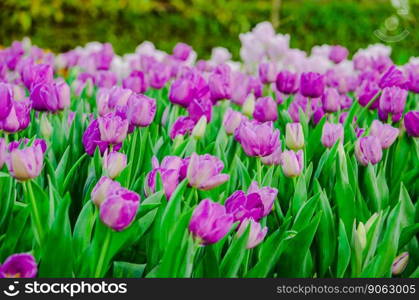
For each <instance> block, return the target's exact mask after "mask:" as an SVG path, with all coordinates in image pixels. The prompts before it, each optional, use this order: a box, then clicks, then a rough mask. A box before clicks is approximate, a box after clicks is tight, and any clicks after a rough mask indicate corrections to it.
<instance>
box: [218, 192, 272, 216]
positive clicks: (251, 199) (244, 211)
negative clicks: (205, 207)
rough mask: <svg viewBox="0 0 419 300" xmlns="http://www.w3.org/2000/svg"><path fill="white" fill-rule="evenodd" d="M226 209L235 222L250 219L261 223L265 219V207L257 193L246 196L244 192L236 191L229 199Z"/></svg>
mask: <svg viewBox="0 0 419 300" xmlns="http://www.w3.org/2000/svg"><path fill="white" fill-rule="evenodd" d="M225 207H226V211H227V213H229V214H231V215H233V217H234V221H235V222H236V221H239V222H242V221H244V220H245V219H248V218H253V219H254V220H256V221H259V220H260V219H261V218H262V217H263V211H264V206H263V203H262V199H261V198H260V196H259V194H257V193H249V194H245V193H244V192H243V191H235V192H234V193H233V194H232V195H231V196H230V197H228V198H227V200H226V202H225Z"/></svg>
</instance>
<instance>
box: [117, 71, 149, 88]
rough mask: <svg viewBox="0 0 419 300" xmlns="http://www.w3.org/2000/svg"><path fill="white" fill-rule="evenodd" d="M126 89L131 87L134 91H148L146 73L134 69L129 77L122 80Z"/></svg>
mask: <svg viewBox="0 0 419 300" xmlns="http://www.w3.org/2000/svg"><path fill="white" fill-rule="evenodd" d="M122 86H123V87H124V89H130V90H131V91H133V92H134V93H144V92H145V91H147V84H146V81H145V77H144V73H143V72H141V71H138V70H134V71H132V72H131V73H130V74H129V76H128V77H126V78H124V79H123V80H122Z"/></svg>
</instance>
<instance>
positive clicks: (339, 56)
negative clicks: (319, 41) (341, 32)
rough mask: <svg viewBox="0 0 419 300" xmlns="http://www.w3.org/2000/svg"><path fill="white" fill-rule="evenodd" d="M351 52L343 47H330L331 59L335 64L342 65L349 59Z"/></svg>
mask: <svg viewBox="0 0 419 300" xmlns="http://www.w3.org/2000/svg"><path fill="white" fill-rule="evenodd" d="M348 54H349V51H348V49H346V48H345V47H343V46H340V45H336V46H332V47H330V53H329V59H330V60H331V61H333V62H334V63H335V64H338V63H340V62H341V61H343V60H344V59H346V58H347V57H348Z"/></svg>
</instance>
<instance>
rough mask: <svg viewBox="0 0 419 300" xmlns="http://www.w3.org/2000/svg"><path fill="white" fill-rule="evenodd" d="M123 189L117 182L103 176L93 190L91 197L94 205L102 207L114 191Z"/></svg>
mask: <svg viewBox="0 0 419 300" xmlns="http://www.w3.org/2000/svg"><path fill="white" fill-rule="evenodd" d="M119 188H121V185H120V184H119V182H117V181H113V180H112V179H110V178H109V177H106V176H102V177H101V178H100V179H99V181H98V183H97V184H96V185H95V187H94V188H93V190H92V193H91V195H90V197H91V199H92V201H93V203H94V204H95V205H96V206H97V207H100V205H101V204H102V203H103V201H105V200H106V199H107V197H108V196H109V195H110V194H111V193H112V192H114V191H116V190H118V189H119Z"/></svg>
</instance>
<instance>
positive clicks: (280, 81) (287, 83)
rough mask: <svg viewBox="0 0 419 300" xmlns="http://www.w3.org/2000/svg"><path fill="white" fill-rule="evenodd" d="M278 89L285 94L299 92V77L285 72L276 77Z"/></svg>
mask: <svg viewBox="0 0 419 300" xmlns="http://www.w3.org/2000/svg"><path fill="white" fill-rule="evenodd" d="M276 88H277V89H278V91H280V92H281V93H284V94H287V95H289V94H294V93H296V92H297V91H298V75H297V74H296V73H292V72H290V71H287V70H284V71H281V72H279V73H278V76H277V77H276Z"/></svg>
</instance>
